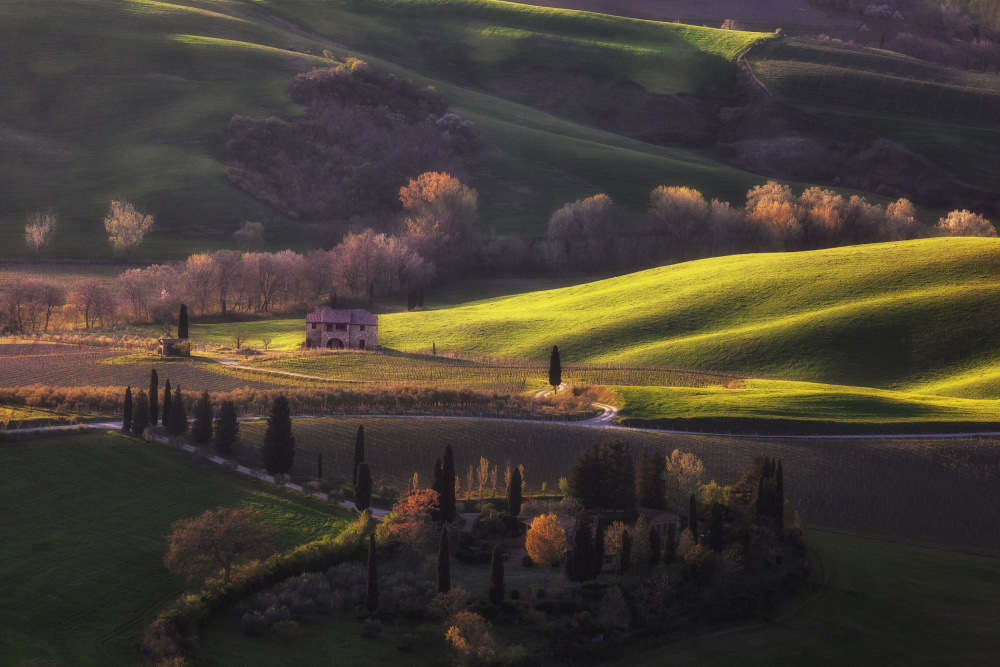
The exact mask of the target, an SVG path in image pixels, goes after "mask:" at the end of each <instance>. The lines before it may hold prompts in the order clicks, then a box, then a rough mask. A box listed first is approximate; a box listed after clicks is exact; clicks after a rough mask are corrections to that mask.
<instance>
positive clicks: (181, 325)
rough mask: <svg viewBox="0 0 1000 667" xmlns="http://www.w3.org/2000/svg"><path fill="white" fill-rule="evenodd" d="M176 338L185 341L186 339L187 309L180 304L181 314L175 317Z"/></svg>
mask: <svg viewBox="0 0 1000 667" xmlns="http://www.w3.org/2000/svg"><path fill="white" fill-rule="evenodd" d="M177 337H178V338H182V339H186V338H187V337H188V307H187V306H185V305H184V304H183V303H182V304H181V312H180V314H178V315H177Z"/></svg>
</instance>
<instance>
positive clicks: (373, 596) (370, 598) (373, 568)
mask: <svg viewBox="0 0 1000 667" xmlns="http://www.w3.org/2000/svg"><path fill="white" fill-rule="evenodd" d="M365 598H366V600H365V602H366V603H367V605H368V611H369V612H370V613H374V612H375V611H376V610H377V609H378V561H377V560H376V559H375V533H374V532H372V533H371V534H370V535H369V536H368V594H367V595H366V596H365Z"/></svg>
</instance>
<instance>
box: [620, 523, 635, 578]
mask: <svg viewBox="0 0 1000 667" xmlns="http://www.w3.org/2000/svg"><path fill="white" fill-rule="evenodd" d="M631 561H632V536H631V535H629V532H628V529H627V528H626V529H625V531H624V532H622V548H621V551H619V552H618V572H620V573H622V574H624V573H626V572H628V566H629V563H630V562H631Z"/></svg>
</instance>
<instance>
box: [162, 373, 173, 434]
mask: <svg viewBox="0 0 1000 667" xmlns="http://www.w3.org/2000/svg"><path fill="white" fill-rule="evenodd" d="M172 402H173V396H171V395H170V378H167V383H166V384H165V385H163V408H162V409H161V412H162V414H161V415H160V419H161V420H162V421H163V425H164V426H166V425H167V424H169V423H170V405H171V403H172Z"/></svg>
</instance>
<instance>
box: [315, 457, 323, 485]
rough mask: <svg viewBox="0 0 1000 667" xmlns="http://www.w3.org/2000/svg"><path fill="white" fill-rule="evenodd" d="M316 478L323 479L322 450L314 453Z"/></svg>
mask: <svg viewBox="0 0 1000 667" xmlns="http://www.w3.org/2000/svg"><path fill="white" fill-rule="evenodd" d="M316 479H323V452H320V453H319V454H317V455H316Z"/></svg>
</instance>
